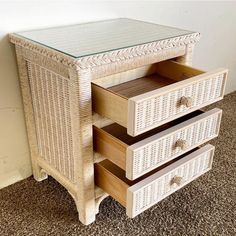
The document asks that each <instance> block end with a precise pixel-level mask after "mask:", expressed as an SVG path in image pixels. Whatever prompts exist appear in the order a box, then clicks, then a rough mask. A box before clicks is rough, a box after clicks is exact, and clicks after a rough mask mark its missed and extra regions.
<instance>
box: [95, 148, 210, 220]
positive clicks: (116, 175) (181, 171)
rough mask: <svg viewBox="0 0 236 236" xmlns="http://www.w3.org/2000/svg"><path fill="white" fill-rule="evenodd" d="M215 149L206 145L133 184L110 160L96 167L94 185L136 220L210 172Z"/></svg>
mask: <svg viewBox="0 0 236 236" xmlns="http://www.w3.org/2000/svg"><path fill="white" fill-rule="evenodd" d="M213 155H214V146H212V145H210V144H208V145H206V146H204V147H202V148H200V149H197V150H196V151H193V152H191V153H189V154H187V155H185V156H183V157H179V158H178V159H177V161H172V163H171V164H169V163H168V164H166V166H162V167H159V168H158V169H156V170H154V171H152V172H151V173H148V174H147V175H146V176H143V177H142V178H139V179H137V180H135V181H130V180H128V179H126V178H125V172H124V171H123V170H122V169H120V168H119V167H118V166H117V165H115V164H113V163H112V162H110V161H109V160H104V161H102V162H99V163H96V164H95V183H96V185H97V186H98V187H100V188H102V189H103V190H104V191H105V192H107V193H108V194H109V195H111V196H112V197H113V198H114V199H116V200H117V201H118V202H120V203H121V204H122V205H123V206H124V207H126V214H127V215H128V216H129V217H135V216H136V215H138V214H140V213H141V212H143V211H144V210H146V209H148V208H149V207H151V206H153V205H154V204H156V203H157V202H159V201H161V200H162V199H164V198H165V197H167V196H168V195H170V194H171V193H173V192H175V191H176V190H178V189H180V188H182V187H183V186H185V185H186V184H188V183H189V182H191V181H193V180H194V179H196V178H197V177H199V176H200V175H202V174H204V173H205V172H206V171H208V170H210V169H211V166H212V160H213Z"/></svg>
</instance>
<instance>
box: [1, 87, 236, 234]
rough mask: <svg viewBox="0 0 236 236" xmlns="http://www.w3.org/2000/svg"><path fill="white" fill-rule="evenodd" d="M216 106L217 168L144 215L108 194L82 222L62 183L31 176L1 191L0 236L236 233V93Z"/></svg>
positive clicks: (214, 141) (215, 161)
mask: <svg viewBox="0 0 236 236" xmlns="http://www.w3.org/2000/svg"><path fill="white" fill-rule="evenodd" d="M211 107H219V108H221V109H223V110H224V113H223V120H222V124H221V132H220V135H219V137H218V138H217V139H215V140H213V141H211V143H212V144H214V145H215V146H216V152H215V160H214V164H213V169H212V170H211V171H210V172H208V173H207V174H205V175H203V176H201V177H200V178H199V179H198V180H196V181H194V182H193V183H191V184H189V185H187V186H186V187H184V188H183V189H181V190H179V191H178V192H176V193H174V194H172V195H171V196H169V197H167V198H166V199H164V200H163V201H161V202H160V203H158V204H157V205H155V206H154V207H152V208H151V209H149V210H147V211H146V212H144V213H143V214H141V215H139V216H137V217H136V218H134V219H129V218H128V217H127V216H126V214H125V209H123V207H122V206H121V205H120V204H119V203H117V202H116V201H114V200H113V199H112V198H110V197H109V198H107V199H105V200H104V201H103V202H102V204H101V206H100V213H99V214H98V215H97V220H96V222H94V223H93V224H91V225H89V226H83V225H82V224H81V223H80V222H79V221H78V215H77V212H76V208H75V204H74V202H73V200H72V198H71V197H70V195H69V194H68V193H67V191H66V190H65V189H64V188H63V187H61V186H60V185H59V184H58V183H57V182H56V181H54V180H53V179H52V178H49V179H48V180H45V181H43V182H41V183H38V182H36V181H34V179H33V178H32V177H30V178H28V179H26V180H24V181H21V182H19V183H16V184H14V185H12V186H9V187H7V188H4V189H2V190H0V236H5V235H10V236H11V235H26V236H29V235H43V236H46V235H91V236H92V235H99V236H100V235H129V236H132V235H135V236H136V235H145V236H146V235H181V236H183V235H190V236H195V235H207V236H209V235H221V236H226V235H232V236H234V235H236V92H234V93H231V94H230V95H228V96H225V99H224V100H223V101H221V102H218V103H217V104H213V105H212V106H211ZM209 108H210V107H209Z"/></svg>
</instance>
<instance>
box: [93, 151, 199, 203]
mask: <svg viewBox="0 0 236 236" xmlns="http://www.w3.org/2000/svg"><path fill="white" fill-rule="evenodd" d="M198 149H199V148H195V149H193V150H191V151H190V152H188V153H185V154H184V155H182V156H179V157H177V158H175V159H174V160H171V161H169V162H168V163H165V164H164V165H162V166H160V167H158V168H156V169H154V170H152V171H150V172H148V173H147V174H145V175H143V176H141V177H140V178H138V179H135V180H132V181H131V180H129V179H127V178H126V177H125V171H124V170H123V169H121V168H120V167H118V166H117V165H115V164H113V163H112V162H110V161H109V160H107V159H106V160H104V161H101V162H99V163H95V184H96V185H97V186H98V187H100V188H102V189H103V190H104V191H106V192H107V193H108V194H110V195H111V196H112V197H113V198H114V199H116V200H117V201H118V202H120V204H121V205H123V206H124V207H126V203H127V202H126V193H127V189H128V188H129V187H131V186H133V185H135V184H137V183H138V182H140V181H142V180H144V179H146V178H147V177H149V176H151V175H153V174H154V173H156V172H158V171H160V170H162V169H164V168H165V167H167V166H169V165H170V164H172V163H174V162H176V161H178V160H180V159H182V158H184V157H185V156H187V155H189V154H190V153H193V152H194V151H196V150H198Z"/></svg>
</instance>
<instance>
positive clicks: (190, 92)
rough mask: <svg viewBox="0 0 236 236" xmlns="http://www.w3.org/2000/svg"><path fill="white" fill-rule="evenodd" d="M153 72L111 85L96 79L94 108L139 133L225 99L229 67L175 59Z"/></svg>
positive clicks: (133, 76) (129, 129) (158, 66)
mask: <svg viewBox="0 0 236 236" xmlns="http://www.w3.org/2000/svg"><path fill="white" fill-rule="evenodd" d="M149 73H151V74H149V75H147V76H144V77H140V78H137V77H139V76H138V75H137V77H135V75H133V73H132V76H130V79H131V80H130V81H127V82H124V83H121V84H116V85H114V86H110V87H107V86H105V85H104V86H103V84H104V83H96V81H94V83H92V98H93V110H94V111H95V112H96V113H98V114H100V115H102V116H105V117H107V118H109V119H111V120H113V121H114V122H116V123H118V124H120V125H122V126H124V127H126V128H127V132H128V134H129V135H131V136H136V135H139V134H142V133H144V132H146V131H148V130H151V129H153V128H155V127H158V126H160V125H162V124H164V123H167V122H169V121H171V120H174V119H176V118H178V117H181V116H183V115H186V114H187V113H190V112H193V111H194V110H197V109H200V108H201V107H204V106H206V105H209V104H211V103H213V102H216V101H218V100H220V99H222V97H223V94H224V88H225V81H226V76H227V70H226V69H218V70H215V71H212V72H203V71H201V70H197V69H194V68H192V67H189V66H186V65H183V64H180V63H177V62H174V61H163V62H160V63H156V64H154V65H153V67H152V69H151V72H149ZM126 76H127V72H126ZM117 77H118V76H115V75H114V76H110V77H109V78H108V79H109V80H110V83H107V84H110V85H111V84H112V80H114V81H116V78H117ZM119 77H120V80H121V81H122V73H121V75H120V76H119ZM104 81H105V79H104Z"/></svg>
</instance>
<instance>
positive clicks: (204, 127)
mask: <svg viewBox="0 0 236 236" xmlns="http://www.w3.org/2000/svg"><path fill="white" fill-rule="evenodd" d="M220 119H221V113H219V112H218V113H215V114H212V115H210V116H208V117H206V118H204V119H201V120H199V121H198V122H195V123H193V124H192V125H190V126H189V125H188V126H187V127H184V128H181V129H179V130H178V131H177V132H174V133H170V134H169V135H165V136H164V137H163V138H159V139H157V140H155V141H154V142H151V143H150V144H147V145H145V146H141V147H140V148H137V149H135V150H133V152H132V156H130V158H132V162H130V163H132V168H128V169H129V170H132V174H131V176H132V177H133V179H135V178H138V177H139V176H141V175H143V174H145V173H147V172H149V171H150V170H152V169H154V168H156V167H158V166H161V165H162V164H164V163H165V162H167V161H170V160H172V159H173V158H175V157H176V156H179V155H181V154H183V153H184V152H186V151H188V150H190V149H192V148H194V147H196V146H199V145H200V144H202V143H204V142H206V141H208V140H209V139H212V138H215V137H216V136H217V135H218V128H219V125H220ZM177 140H186V141H187V144H188V147H187V149H184V150H183V149H181V148H180V147H176V142H177Z"/></svg>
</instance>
